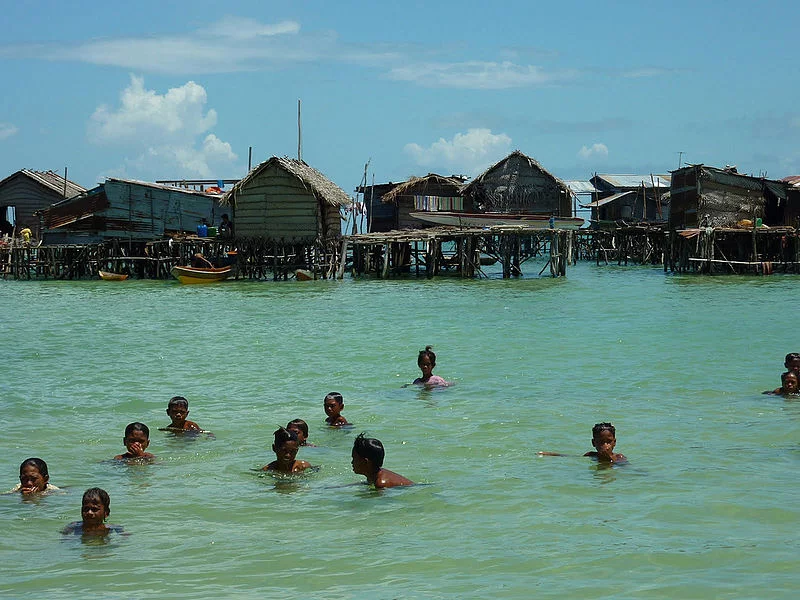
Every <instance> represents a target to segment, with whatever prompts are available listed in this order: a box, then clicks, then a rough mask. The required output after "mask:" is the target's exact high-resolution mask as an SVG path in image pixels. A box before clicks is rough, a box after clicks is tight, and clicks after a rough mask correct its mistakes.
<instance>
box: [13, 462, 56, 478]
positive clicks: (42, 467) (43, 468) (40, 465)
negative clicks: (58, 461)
mask: <svg viewBox="0 0 800 600" xmlns="http://www.w3.org/2000/svg"><path fill="white" fill-rule="evenodd" d="M25 467H36V469H37V470H38V471H39V474H40V475H41V476H42V477H50V473H48V472H47V463H46V462H44V461H43V460H42V459H41V458H28V459H26V460H24V461H22V464H21V465H20V466H19V476H20V477H22V471H23V470H24V469H25Z"/></svg>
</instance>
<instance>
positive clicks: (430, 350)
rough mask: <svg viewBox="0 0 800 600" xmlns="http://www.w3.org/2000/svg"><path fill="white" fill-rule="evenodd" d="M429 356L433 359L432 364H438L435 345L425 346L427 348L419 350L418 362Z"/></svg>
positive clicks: (433, 365)
mask: <svg viewBox="0 0 800 600" xmlns="http://www.w3.org/2000/svg"><path fill="white" fill-rule="evenodd" d="M426 356H427V357H428V358H429V359H430V361H431V366H432V367H435V366H436V354H435V353H434V352H433V346H425V350H420V351H419V356H418V357H417V364H419V363H421V362H422V359H423V358H425V357H426Z"/></svg>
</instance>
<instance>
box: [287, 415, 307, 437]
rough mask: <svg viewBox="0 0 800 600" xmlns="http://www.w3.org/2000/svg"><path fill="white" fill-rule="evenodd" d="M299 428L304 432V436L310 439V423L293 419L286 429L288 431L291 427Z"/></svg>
mask: <svg viewBox="0 0 800 600" xmlns="http://www.w3.org/2000/svg"><path fill="white" fill-rule="evenodd" d="M292 426H294V427H297V428H298V429H299V430H300V431H302V432H303V435H304V436H306V437H308V423H306V422H305V421H303V419H293V420H292V421H289V422H288V423H287V424H286V429H287V430H288V429H289V428H290V427H292Z"/></svg>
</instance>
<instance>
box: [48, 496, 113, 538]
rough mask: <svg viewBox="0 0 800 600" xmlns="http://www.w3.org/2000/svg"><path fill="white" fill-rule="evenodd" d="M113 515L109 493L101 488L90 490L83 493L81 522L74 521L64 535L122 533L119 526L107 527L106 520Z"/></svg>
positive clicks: (65, 529)
mask: <svg viewBox="0 0 800 600" xmlns="http://www.w3.org/2000/svg"><path fill="white" fill-rule="evenodd" d="M110 514H111V499H110V498H109V497H108V492H106V491H105V490H103V489H100V488H96V487H94V488H89V489H88V490H86V491H85V492H84V493H83V499H82V501H81V518H82V520H81V521H74V522H72V523H70V524H69V525H67V526H66V527H65V528H64V529H63V530H62V533H64V534H66V535H69V534H75V535H91V536H95V535H107V534H108V533H110V532H112V531H115V532H118V533H121V532H122V527H120V526H119V525H106V522H105V521H106V519H107V518H108V517H109V515H110Z"/></svg>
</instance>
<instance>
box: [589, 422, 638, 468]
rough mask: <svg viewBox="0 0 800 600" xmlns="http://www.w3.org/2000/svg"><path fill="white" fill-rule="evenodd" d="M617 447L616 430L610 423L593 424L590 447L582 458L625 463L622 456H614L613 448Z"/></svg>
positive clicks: (625, 459)
mask: <svg viewBox="0 0 800 600" xmlns="http://www.w3.org/2000/svg"><path fill="white" fill-rule="evenodd" d="M616 445H617V430H616V429H615V428H614V426H613V425H612V424H611V423H595V426H594V427H592V446H594V450H590V451H589V452H587V453H586V454H584V456H591V457H592V458H596V459H597V462H602V463H620V462H626V461H627V460H628V459H627V458H625V455H624V454H615V453H614V447H615V446H616Z"/></svg>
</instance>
